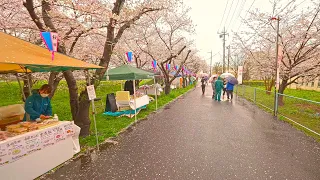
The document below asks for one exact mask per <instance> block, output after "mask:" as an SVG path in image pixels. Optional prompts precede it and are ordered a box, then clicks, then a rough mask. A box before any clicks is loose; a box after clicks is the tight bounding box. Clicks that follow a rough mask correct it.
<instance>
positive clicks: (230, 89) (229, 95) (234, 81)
mask: <svg viewBox="0 0 320 180" xmlns="http://www.w3.org/2000/svg"><path fill="white" fill-rule="evenodd" d="M226 80H227V81H228V82H227V87H226V90H227V99H228V100H232V99H233V88H234V85H235V84H238V80H237V79H236V78H235V77H232V76H229V77H227V78H226Z"/></svg>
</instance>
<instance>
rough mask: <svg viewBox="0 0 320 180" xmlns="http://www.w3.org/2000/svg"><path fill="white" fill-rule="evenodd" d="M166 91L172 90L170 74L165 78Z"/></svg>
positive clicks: (167, 92)
mask: <svg viewBox="0 0 320 180" xmlns="http://www.w3.org/2000/svg"><path fill="white" fill-rule="evenodd" d="M164 85H165V86H164V93H165V94H170V91H171V88H170V85H171V83H170V80H169V76H166V77H165V78H164Z"/></svg>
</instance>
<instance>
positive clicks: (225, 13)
mask: <svg viewBox="0 0 320 180" xmlns="http://www.w3.org/2000/svg"><path fill="white" fill-rule="evenodd" d="M228 4H229V0H227V4H226V6H225V7H224V12H223V16H222V19H221V22H220V25H219V29H220V27H221V24H222V21H223V19H224V15H225V14H226V9H227V6H228ZM219 29H218V31H219Z"/></svg>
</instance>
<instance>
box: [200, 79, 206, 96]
mask: <svg viewBox="0 0 320 180" xmlns="http://www.w3.org/2000/svg"><path fill="white" fill-rule="evenodd" d="M201 88H202V95H204V93H205V91H206V79H205V77H202V78H201Z"/></svg>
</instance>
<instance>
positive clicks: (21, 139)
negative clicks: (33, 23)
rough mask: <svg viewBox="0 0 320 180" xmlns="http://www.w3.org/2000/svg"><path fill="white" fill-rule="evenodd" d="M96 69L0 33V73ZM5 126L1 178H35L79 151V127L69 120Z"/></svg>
mask: <svg viewBox="0 0 320 180" xmlns="http://www.w3.org/2000/svg"><path fill="white" fill-rule="evenodd" d="M98 68H103V67H101V66H97V65H93V64H89V63H86V62H83V61H80V60H77V59H74V58H71V57H68V56H65V55H63V54H59V53H56V54H55V58H54V60H52V57H51V53H50V52H48V50H47V49H45V48H42V47H40V46H37V45H34V44H32V43H29V42H26V41H23V40H21V39H19V38H16V37H13V36H10V35H7V34H5V33H1V32H0V73H1V74H6V73H13V74H17V73H32V72H51V71H56V72H57V71H58V72H59V71H66V70H87V69H98ZM29 87H30V86H29ZM17 107H18V106H17ZM22 107H23V106H22ZM11 110H12V108H11ZM3 112H8V110H4V111H3ZM12 112H16V110H12ZM20 112H21V110H19V115H21V113H20ZM0 113H1V112H0ZM3 114H4V113H3ZM12 115H13V114H12ZM14 115H16V114H14ZM0 116H1V114H0ZM0 121H1V118H0ZM5 129H6V130H5V131H0V174H1V179H34V178H36V177H38V176H40V175H42V174H43V173H45V172H47V171H49V170H50V169H52V168H54V167H56V166H58V165H59V164H61V163H63V162H65V161H67V160H68V159H70V158H72V156H73V155H74V154H75V153H78V152H79V151H80V146H79V139H78V137H79V132H80V128H79V127H78V126H76V125H75V124H74V123H73V122H72V121H59V120H58V118H57V117H50V118H49V119H46V120H40V121H37V122H28V121H25V122H21V121H20V122H19V121H18V122H15V123H14V124H12V123H11V125H7V126H6V128H5Z"/></svg>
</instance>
